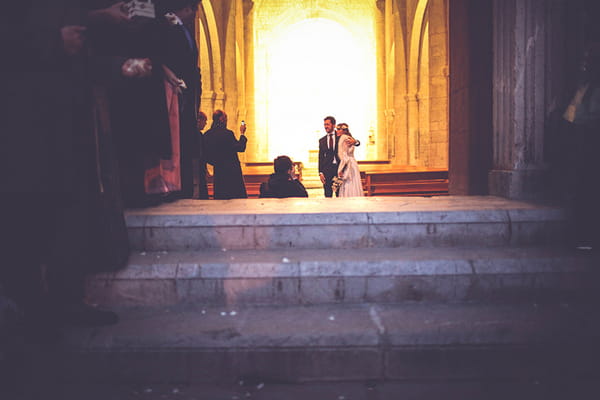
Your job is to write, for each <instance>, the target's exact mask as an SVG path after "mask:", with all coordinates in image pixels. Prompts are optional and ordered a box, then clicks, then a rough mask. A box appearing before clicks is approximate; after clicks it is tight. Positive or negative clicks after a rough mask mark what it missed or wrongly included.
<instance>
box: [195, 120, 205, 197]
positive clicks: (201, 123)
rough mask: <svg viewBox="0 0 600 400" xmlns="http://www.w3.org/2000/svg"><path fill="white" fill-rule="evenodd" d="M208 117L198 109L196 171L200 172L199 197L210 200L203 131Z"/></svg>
mask: <svg viewBox="0 0 600 400" xmlns="http://www.w3.org/2000/svg"><path fill="white" fill-rule="evenodd" d="M207 122H208V117H207V116H206V114H204V113H203V112H202V111H198V125H197V128H198V135H197V142H198V146H197V167H196V168H194V171H197V174H198V198H199V199H201V200H208V189H207V186H206V156H205V154H204V137H203V135H202V131H203V130H204V128H205V127H206V123H207Z"/></svg>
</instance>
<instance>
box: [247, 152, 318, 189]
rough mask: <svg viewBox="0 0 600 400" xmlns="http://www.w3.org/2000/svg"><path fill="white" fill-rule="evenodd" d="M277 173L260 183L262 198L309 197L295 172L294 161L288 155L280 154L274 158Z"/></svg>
mask: <svg viewBox="0 0 600 400" xmlns="http://www.w3.org/2000/svg"><path fill="white" fill-rule="evenodd" d="M273 168H274V169H275V173H274V174H271V176H270V177H269V180H268V181H267V182H263V183H261V184H260V196H259V197H261V198H268V197H271V198H278V199H283V198H285V197H308V193H307V192H306V188H305V187H304V185H303V184H302V182H300V181H299V180H298V179H296V176H295V174H294V163H293V162H292V159H291V158H289V157H288V156H279V157H277V158H276V159H275V160H273Z"/></svg>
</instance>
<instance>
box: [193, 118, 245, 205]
mask: <svg viewBox="0 0 600 400" xmlns="http://www.w3.org/2000/svg"><path fill="white" fill-rule="evenodd" d="M240 133H241V135H240V138H239V140H238V139H236V138H235V134H234V133H233V131H231V130H229V129H227V114H225V112H224V111H222V110H216V111H215V112H214V113H213V123H212V125H211V128H210V129H209V130H208V131H206V133H205V134H204V137H203V139H204V140H203V141H204V147H205V149H206V161H207V162H208V163H209V164H211V165H212V166H213V167H214V198H215V199H222V200H226V199H245V198H247V197H248V194H247V193H246V185H245V184H244V177H243V175H242V167H241V165H240V159H239V158H238V155H237V153H241V152H244V151H245V150H246V143H247V142H248V139H247V138H246V135H245V133H246V125H244V124H242V126H240Z"/></svg>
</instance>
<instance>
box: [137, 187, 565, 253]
mask: <svg viewBox="0 0 600 400" xmlns="http://www.w3.org/2000/svg"><path fill="white" fill-rule="evenodd" d="M126 219H127V225H128V227H129V232H130V238H131V242H132V245H133V248H134V249H136V250H143V251H177V250H204V249H215V248H216V249H223V248H224V249H261V250H262V249H278V248H306V249H323V248H327V249H331V248H344V249H348V248H369V247H375V248H382V247H432V246H461V245H463V246H477V245H482V246H506V245H528V244H541V243H556V242H560V241H561V240H563V239H564V226H565V214H564V212H563V211H562V210H561V209H559V208H556V207H550V206H541V205H535V204H530V203H524V202H516V201H510V200H506V199H502V198H496V197H457V196H443V197H431V198H419V197H417V198H414V197H393V198H391V197H380V198H378V197H369V198H345V199H337V198H329V199H325V198H323V199H310V198H309V199H237V200H227V201H210V200H182V201H178V202H176V203H172V204H165V205H161V206H159V207H155V208H148V209H143V210H130V211H128V212H127V215H126Z"/></svg>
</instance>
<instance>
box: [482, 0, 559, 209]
mask: <svg viewBox="0 0 600 400" xmlns="http://www.w3.org/2000/svg"><path fill="white" fill-rule="evenodd" d="M560 3H562V1H560V0H559V1H558V2H556V1H553V2H549V1H546V0H494V1H493V50H494V51H493V53H494V61H493V62H494V70H493V88H494V89H493V167H492V170H491V171H490V174H489V192H490V194H492V195H498V196H503V197H507V198H511V199H536V198H541V197H543V195H544V186H545V184H544V181H545V172H546V166H545V165H544V153H543V150H544V132H545V124H546V118H547V114H548V111H549V103H550V93H549V92H550V91H551V89H550V85H549V78H550V77H551V75H552V64H551V62H550V61H551V59H552V48H553V46H552V45H553V43H551V42H550V41H551V38H552V35H551V33H552V20H553V18H552V14H553V13H556V12H557V10H558V8H557V6H556V5H557V4H560Z"/></svg>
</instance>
